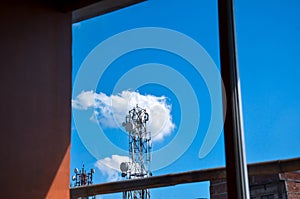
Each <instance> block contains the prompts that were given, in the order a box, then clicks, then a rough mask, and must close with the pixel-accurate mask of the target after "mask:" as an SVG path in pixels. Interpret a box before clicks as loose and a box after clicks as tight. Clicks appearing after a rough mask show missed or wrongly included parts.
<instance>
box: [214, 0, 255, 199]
mask: <svg viewBox="0 0 300 199" xmlns="http://www.w3.org/2000/svg"><path fill="white" fill-rule="evenodd" d="M218 15H219V38H220V58H221V76H222V79H223V82H224V85H225V89H226V97H227V100H223V103H226V104H224V106H225V105H226V106H227V112H226V113H225V114H226V117H225V121H224V139H225V154H226V176H227V191H228V192H227V193H228V198H230V199H249V198H250V194H249V182H248V172H247V165H246V156H245V146H244V128H243V117H242V102H241V94H240V81H239V80H240V79H239V71H238V64H237V51H236V43H235V22H234V7H233V0H218ZM224 97H225V93H223V98H224Z"/></svg>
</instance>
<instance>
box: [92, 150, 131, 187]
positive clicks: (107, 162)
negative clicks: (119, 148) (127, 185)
mask: <svg viewBox="0 0 300 199" xmlns="http://www.w3.org/2000/svg"><path fill="white" fill-rule="evenodd" d="M122 162H129V157H127V156H120V155H112V156H111V158H109V157H106V158H104V159H101V160H98V161H97V162H96V163H95V166H96V167H97V168H98V169H99V170H100V171H101V173H102V174H103V175H105V176H107V181H108V182H112V181H118V180H121V179H122V177H121V176H120V173H121V171H120V164H121V163H122Z"/></svg>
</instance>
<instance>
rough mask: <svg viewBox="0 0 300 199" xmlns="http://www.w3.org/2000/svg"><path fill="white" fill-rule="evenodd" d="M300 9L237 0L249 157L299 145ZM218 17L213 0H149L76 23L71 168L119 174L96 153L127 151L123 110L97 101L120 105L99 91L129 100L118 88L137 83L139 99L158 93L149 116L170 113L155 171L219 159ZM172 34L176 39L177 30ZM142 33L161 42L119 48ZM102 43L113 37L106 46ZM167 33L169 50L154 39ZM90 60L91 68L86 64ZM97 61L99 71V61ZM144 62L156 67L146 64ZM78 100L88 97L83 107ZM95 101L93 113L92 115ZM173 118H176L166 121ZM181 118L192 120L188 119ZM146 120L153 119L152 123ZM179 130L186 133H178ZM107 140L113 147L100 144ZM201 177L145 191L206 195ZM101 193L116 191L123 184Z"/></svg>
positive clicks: (295, 151)
mask: <svg viewBox="0 0 300 199" xmlns="http://www.w3.org/2000/svg"><path fill="white" fill-rule="evenodd" d="M299 9H300V6H299V3H298V1H296V0H294V1H292V0H290V1H264V2H261V1H258V0H257V1H251V2H250V1H249V2H246V1H235V10H236V13H235V14H236V36H237V47H238V62H239V69H240V77H241V90H242V99H243V114H244V127H245V142H246V156H247V161H248V162H257V161H267V160H274V159H284V158H291V157H299V155H300V147H297V144H298V142H299V141H298V140H300V94H299V88H298V85H300V84H299V83H300V80H299V76H300V59H299V58H300V55H299V53H298V52H299V51H300V46H299V43H300V38H299V35H300V23H299V18H300V16H299V15H300V14H299V13H300V12H299V11H300V10H299ZM217 18H218V17H217V1H197V0H193V1H189V2H188V3H183V2H179V1H178V3H176V1H175V2H174V1H169V0H165V1H158V0H149V1H147V2H144V3H140V4H138V5H134V6H131V7H129V8H126V9H122V10H119V11H116V12H113V13H109V14H106V15H103V16H100V17H96V18H93V19H90V20H87V21H84V22H80V23H76V24H74V25H73V73H72V75H73V76H72V77H73V85H74V87H75V88H74V90H73V97H72V98H73V107H74V103H75V102H76V103H77V105H78V106H81V107H78V106H77V107H74V108H73V114H74V117H72V132H71V135H72V148H71V171H72V170H73V169H74V168H75V167H79V168H80V167H81V165H82V163H83V162H84V164H85V167H86V168H96V173H95V181H94V183H102V182H106V181H107V180H111V179H117V178H119V176H116V175H117V174H116V172H112V171H110V170H109V169H108V171H105V167H104V166H103V164H102V163H104V162H105V160H104V159H105V158H109V160H110V161H111V162H110V163H112V164H116V162H113V161H112V160H113V157H112V155H119V156H124V155H126V150H128V149H127V148H126V146H127V136H126V133H125V132H124V131H123V130H122V128H118V127H116V125H117V124H116V123H118V122H119V121H120V119H118V116H122V114H123V112H122V111H120V113H119V114H115V115H114V117H110V116H111V115H110V114H108V115H106V113H107V112H103V111H102V110H107V109H105V108H108V109H109V108H112V107H113V108H114V107H117V105H118V103H117V102H119V101H114V106H110V105H109V103H106V102H107V101H106V100H112V99H116V98H117V97H119V98H118V99H122V100H124V99H126V100H128V98H126V97H125V95H121V93H122V91H127V92H131V93H135V92H134V91H136V92H137V93H139V95H140V96H144V97H145V98H139V99H140V100H141V99H143V100H142V101H143V102H142V103H145V106H146V104H147V103H146V102H147V101H148V102H149V100H150V98H151V97H150V96H153V97H154V98H151V99H152V100H154V101H151V100H150V101H151V102H152V103H154V104H155V103H156V105H157V106H155V107H156V108H157V107H158V109H155V110H161V111H162V112H161V113H162V114H160V115H159V116H158V117H155V118H156V119H157V120H158V121H162V120H163V121H169V119H170V118H169V116H170V117H171V123H170V122H169V123H168V122H165V123H164V125H163V127H164V128H165V129H164V131H163V130H162V131H159V132H163V133H165V134H164V135H165V136H164V137H163V138H162V139H156V140H153V152H155V154H154V155H153V162H154V164H153V165H152V166H153V167H154V168H155V167H156V165H159V162H163V161H161V160H162V159H166V162H167V163H165V164H164V166H162V167H161V168H159V169H155V171H153V174H154V175H161V174H166V173H173V172H182V171H187V170H194V169H203V168H212V167H217V166H224V165H225V156H224V142H223V133H222V131H218V128H217V127H215V126H218V119H219V118H218V116H215V115H214V114H215V113H220V115H221V109H220V106H219V105H220V101H219V100H218V99H219V97H220V96H219V95H218V94H216V93H219V94H220V92H218V91H220V90H218V87H215V85H220V84H219V83H220V82H219V79H218V75H216V74H215V73H213V72H212V73H210V72H209V71H218V70H219V68H220V61H219V43H218V42H219V40H218V19H217ZM149 27H151V28H150V29H149ZM143 28H144V29H143ZM145 28H146V29H145ZM147 28H148V29H147ZM131 30H133V31H131ZM124 31H125V32H124ZM126 31H127V32H126ZM136 31H138V32H137V33H138V35H142V36H141V40H142V41H141V44H138V40H137V39H139V38H137V37H136V35H134V34H135V32H136ZM149 31H150V33H152V32H151V31H153V34H149ZM147 34H149V35H147ZM156 34H157V36H155V35H156ZM124 35H125V36H124ZM166 35H167V36H166ZM122 36H123V37H122ZM131 36H132V37H131ZM133 36H135V37H133ZM173 36H174V37H173ZM177 36H178V38H181V39H178V40H176V39H174V38H175V37H176V38H177ZM114 39H116V40H114ZM118 39H119V40H118ZM145 40H147V41H146V43H147V42H148V40H149V42H150V43H151V42H154V43H155V41H154V40H157V41H158V43H157V44H155V45H156V46H155V47H152V48H149V47H147V46H142V47H143V48H136V49H135V50H132V51H130V52H127V53H123V54H122V53H120V52H122V51H124V52H125V50H124V49H125V47H128V46H131V45H134V44H136V43H137V44H136V45H146V44H143V42H144V41H145ZM114 41H119V42H117V43H116V42H114ZM168 42H169V43H168ZM193 42H194V43H193ZM106 43H107V44H110V45H107V46H108V47H107V46H105V44H106ZM164 43H168V45H172V47H170V48H169V49H171V50H167V49H166V48H167V47H166V48H165V49H163V48H164V47H162V46H160V44H164ZM195 43H197V44H195ZM187 44H190V45H192V44H193V45H194V44H195V49H198V50H199V51H196V53H195V54H193V53H194V52H189V50H184V51H183V52H180V49H185V45H187ZM166 45H167V44H166ZM124 46H125V47H124ZM201 47H202V48H201ZM191 49H192V48H191ZM118 53H119V54H118ZM206 53H207V54H206ZM104 55H105V56H104ZM110 56H111V57H114V58H115V59H113V61H112V62H107V63H109V64H107V65H104V66H103V63H104V62H105V58H104V57H110ZM191 59H193V60H194V59H200V61H199V62H200V63H202V62H201V60H207V62H205V63H207V66H206V64H202V65H201V64H200V66H195V65H194V64H193V63H197V60H196V61H192V60H191ZM203 63H204V62H203ZM89 64H90V65H93V67H94V68H93V67H91V68H93V70H95V71H97V72H91V71H88V69H85V68H88V67H89ZM147 64H148V65H147ZM103 67H105V69H106V70H105V71H101V70H103ZM199 67H200V69H199ZM101 68H102V69H101ZM147 68H151V69H153V71H151V70H150V71H149V70H148V71H147ZM198 69H199V70H198ZM82 74H84V75H82ZM207 74H211V76H210V75H207ZM78 79H81V80H78ZM82 80H84V81H83V82H80V81H82ZM96 80H97V81H96ZM212 80H213V81H212ZM76 81H77V82H76ZM78 82H79V83H78ZM214 92H216V93H214ZM82 93H84V94H85V95H81V96H83V97H82V98H80V99H83V100H82V101H80V100H79V98H78V96H79V95H80V94H82ZM123 94H124V93H123ZM91 96H92V97H94V98H97V100H98V101H97V105H95V103H93V102H92V103H91V101H88V100H90V98H88V97H91ZM162 96H164V97H163V99H164V100H159V99H161V98H159V97H162ZM155 97H156V98H155ZM84 100H85V101H84ZM155 100H156V101H155ZM83 102H84V103H85V104H84V105H86V106H84V107H83V104H82V103H83ZM80 103H81V104H80ZM126 103H127V101H126ZM194 104H196V105H197V106H193V105H194ZM130 105H131V104H130ZM129 107H130V106H129ZM129 107H128V108H129ZM155 107H154V108H155ZM191 107H193V109H191ZM195 107H196V108H195ZM122 108H124V106H122ZM122 108H119V109H118V110H123V109H122ZM126 108H127V107H126ZM149 109H150V108H149ZM109 110H114V109H109ZM214 110H215V112H214ZM95 111H96V112H97V113H98V114H97V117H92V116H93V115H95V114H94V113H95ZM101 111H102V112H101ZM149 111H150V110H149ZM168 111H170V112H168ZM150 117H151V115H150ZM92 118H94V121H93V120H92ZM112 118H115V120H113V119H112ZM116 118H117V119H116ZM161 118H162V119H161ZM108 122H109V123H108ZM114 122H115V123H114ZM214 122H216V123H214ZM153 124H154V122H153V123H151V125H153ZM171 124H173V125H174V127H173V128H169V129H168V128H167V127H170V126H171ZM210 124H214V125H212V126H214V127H215V128H212V129H213V130H212V132H213V133H211V132H210V130H209V129H210ZM185 125H186V126H190V129H188V128H186V126H185ZM150 129H157V128H154V127H153V128H152V126H151V127H150ZM192 129H195V130H192ZM152 133H154V134H155V132H152ZM220 133H221V135H220V137H219V136H218V135H219V134H220ZM207 134H210V135H211V134H214V139H209V141H207V139H206V136H207ZM101 135H102V136H104V137H101ZM181 136H182V137H181ZM187 137H188V138H187ZM105 138H107V139H105ZM177 138H181V139H182V138H184V139H182V141H181V143H180V142H178V141H177V140H178V139H177ZM185 138H186V139H185ZM217 138H218V139H217ZM105 140H106V141H107V140H109V143H112V145H111V146H117V147H111V148H107V147H105V146H106V145H105ZM174 143H175V144H174ZM203 143H208V144H207V145H205V146H204V148H206V149H207V150H206V151H208V153H207V154H206V155H205V156H204V157H202V158H199V150H200V148H201V147H202V145H203ZM208 145H209V146H213V148H209V147H207V146H208ZM172 147H173V148H172ZM174 148H175V149H174ZM161 149H166V150H165V151H168V153H167V154H165V153H162V151H163V150H161ZM167 149H170V150H167ZM177 152H178V154H180V155H178V154H177ZM181 153H182V155H181ZM114 157H118V156H114ZM155 157H157V159H155ZM168 157H169V158H168ZM208 186H209V183H208V182H203V183H194V184H187V185H180V186H175V187H167V188H160V189H153V190H151V196H152V198H174V197H175V196H176V198H183V197H185V198H197V197H207V198H209V190H208ZM101 197H102V198H121V194H116V195H103V196H101Z"/></svg>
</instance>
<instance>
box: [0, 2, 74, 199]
mask: <svg viewBox="0 0 300 199" xmlns="http://www.w3.org/2000/svg"><path fill="white" fill-rule="evenodd" d="M7 2H15V1H10V0H7ZM20 2H23V3H18V4H17V3H5V1H2V2H1V5H0V20H1V25H0V27H1V28H0V41H1V42H0V53H1V55H0V57H1V60H0V61H1V62H0V64H1V69H0V92H1V103H0V115H1V125H0V133H1V144H0V157H1V162H0V171H1V174H0V178H1V180H0V187H1V188H0V189H1V196H0V198H22V199H24V198H25V199H27V198H28V199H29V198H30V199H33V198H34V199H37V198H68V197H69V161H70V157H69V144H70V117H71V115H70V114H71V113H70V111H71V108H70V99H71V13H61V12H59V11H57V10H56V9H54V8H53V7H50V6H49V5H43V4H33V3H28V2H26V3H24V1H20Z"/></svg>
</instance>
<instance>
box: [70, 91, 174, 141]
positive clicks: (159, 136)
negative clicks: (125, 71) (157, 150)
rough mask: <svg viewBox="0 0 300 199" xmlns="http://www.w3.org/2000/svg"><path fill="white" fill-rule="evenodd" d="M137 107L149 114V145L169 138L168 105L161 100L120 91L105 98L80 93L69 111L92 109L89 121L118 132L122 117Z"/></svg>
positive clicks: (93, 93) (91, 92)
mask: <svg viewBox="0 0 300 199" xmlns="http://www.w3.org/2000/svg"><path fill="white" fill-rule="evenodd" d="M136 104H138V105H139V106H140V107H142V108H145V109H146V111H147V112H148V113H149V116H150V117H149V122H148V123H147V125H148V130H149V131H150V132H151V133H152V139H153V141H161V140H163V139H164V137H166V136H168V135H170V134H171V133H172V132H173V130H174V128H175V125H174V123H173V122H172V115H171V105H169V104H167V102H166V97H165V96H160V97H157V96H154V95H141V94H140V93H138V92H134V91H122V92H121V93H119V94H118V95H111V96H107V95H106V94H104V93H99V94H98V93H95V92H94V91H82V92H81V93H80V94H79V95H78V96H77V97H76V99H73V100H72V107H73V108H75V109H80V110H87V109H89V108H93V109H94V112H93V115H92V116H91V120H92V121H95V122H99V124H100V125H102V126H103V127H106V128H121V129H123V127H121V124H122V122H124V120H125V116H126V114H128V111H129V110H131V109H132V108H133V107H135V106H136Z"/></svg>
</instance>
